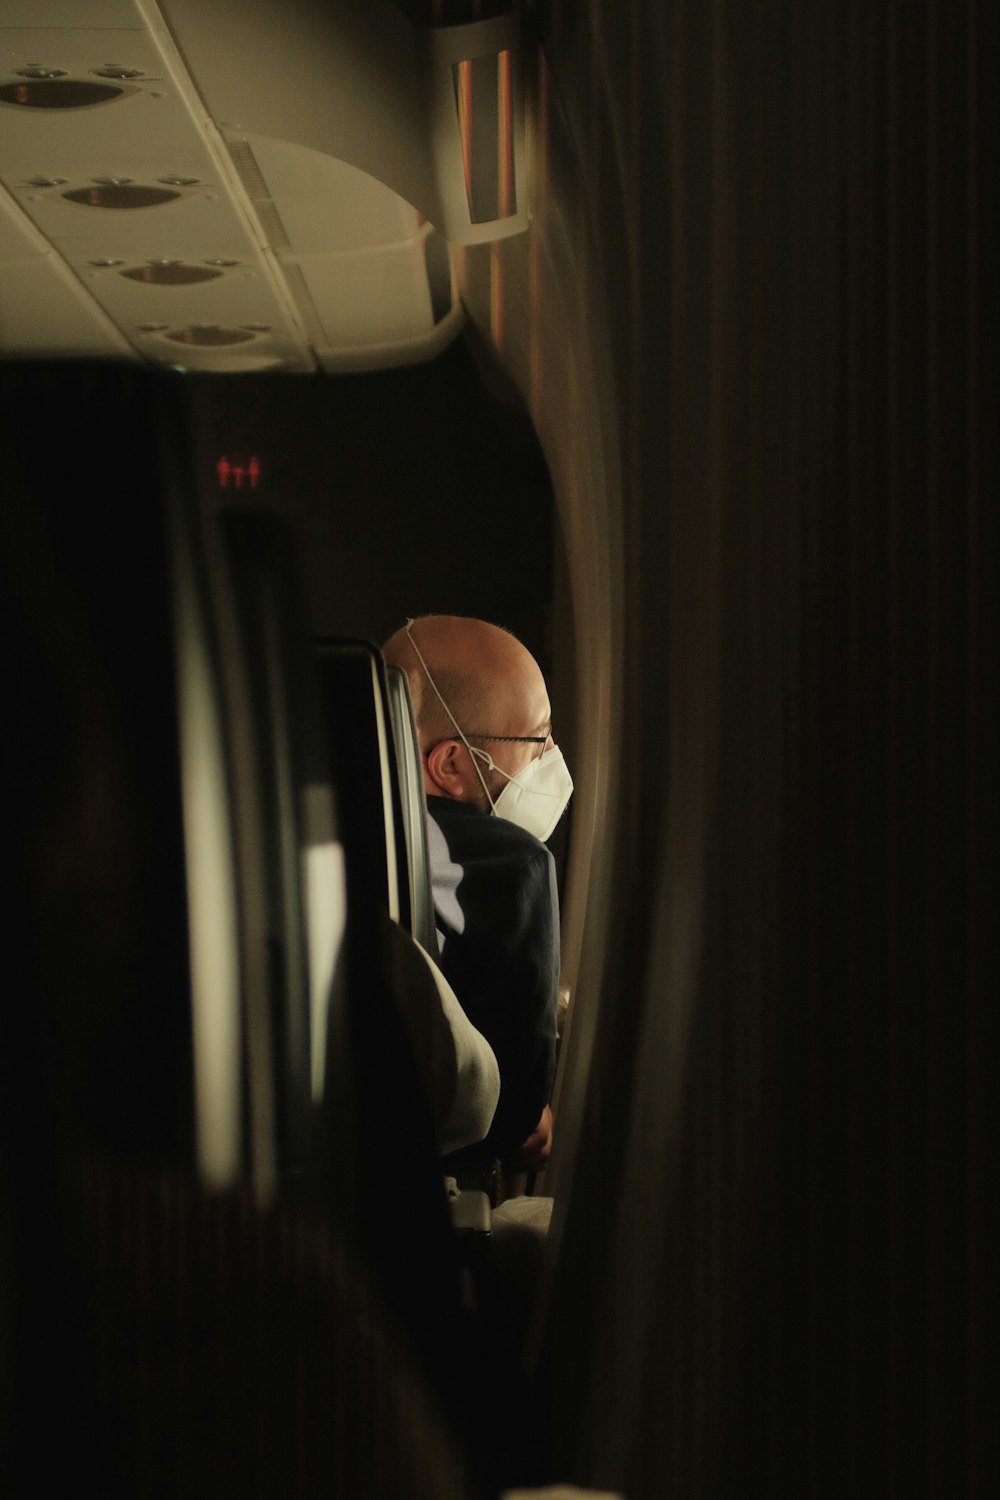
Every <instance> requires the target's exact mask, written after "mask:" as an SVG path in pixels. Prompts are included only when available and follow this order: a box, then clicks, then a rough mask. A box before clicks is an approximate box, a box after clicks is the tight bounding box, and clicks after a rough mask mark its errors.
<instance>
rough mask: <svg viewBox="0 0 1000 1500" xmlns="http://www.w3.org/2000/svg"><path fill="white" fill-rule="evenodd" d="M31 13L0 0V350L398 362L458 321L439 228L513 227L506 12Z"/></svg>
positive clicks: (120, 5)
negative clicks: (457, 21) (435, 18)
mask: <svg viewBox="0 0 1000 1500" xmlns="http://www.w3.org/2000/svg"><path fill="white" fill-rule="evenodd" d="M45 19H46V25H45V26H44V27H38V26H37V21H38V12H37V6H36V5H34V4H27V3H25V0H0V182H2V185H3V188H4V190H5V191H4V194H3V196H2V198H0V224H2V225H3V232H2V233H0V273H2V281H0V353H2V354H17V355H23V354H38V355H59V354H64V353H70V352H77V353H78V352H82V351H85V352H88V353H94V354H100V353H104V354H107V355H114V356H118V357H120V356H121V355H122V353H123V351H124V352H127V353H129V354H131V356H132V357H137V358H142V359H146V360H150V361H153V362H156V363H166V364H171V365H180V366H182V367H184V368H191V369H204V370H225V371H235V370H239V369H266V368H281V369H287V370H300V371H301V370H309V369H314V368H317V367H319V368H323V369H327V370H340V369H358V368H361V369H363V368H377V367H382V366H386V365H392V364H399V363H408V362H412V361H416V360H421V359H425V358H428V357H430V356H432V355H433V354H434V353H436V352H437V351H438V350H439V349H440V348H442V347H443V346H444V345H445V344H446V343H447V342H449V341H450V339H451V338H452V337H453V336H454V334H455V333H456V332H457V329H458V327H459V326H460V323H461V318H462V313H461V308H460V304H459V301H458V292H457V287H456V284H455V278H454V272H453V267H452V256H451V248H450V247H451V246H453V245H459V244H473V243H481V242H483V241H487V240H491V239H495V238H499V237H501V236H506V235H509V234H512V233H516V232H518V231H519V230H521V229H523V228H525V227H526V224H527V218H526V214H525V211H524V204H525V191H524V189H525V168H524V138H523V101H522V97H521V87H520V81H519V80H520V67H519V56H518V51H517V45H516V31H515V25H514V22H513V20H512V19H511V18H510V17H501V18H499V19H492V20H488V21H483V22H478V23H473V24H470V25H466V26H452V27H446V28H426V29H420V28H417V27H415V26H414V25H412V24H411V23H410V22H409V21H408V20H407V19H406V18H405V17H404V16H403V15H402V13H401V12H400V11H399V10H398V9H397V8H396V7H395V6H394V5H392V4H391V3H390V0H366V4H365V5H364V6H357V5H356V4H352V3H349V0H285V3H283V4H282V5H281V6H280V7H278V6H275V5H273V4H272V3H271V0H161V3H160V4H159V5H157V4H155V3H153V0H72V3H70V0H53V3H52V4H50V5H49V6H48V7H47V9H46V16H45ZM32 22H34V23H35V24H34V25H33V24H32ZM29 305H31V306H37V305H41V306H43V307H50V308H51V309H56V308H58V309H59V311H58V316H57V317H55V316H53V315H50V316H49V317H48V318H46V317H44V316H43V317H38V318H35V317H31V318H30V319H29V318H27V317H26V316H25V308H26V307H27V306H29ZM54 324H55V325H57V326H53V325H54Z"/></svg>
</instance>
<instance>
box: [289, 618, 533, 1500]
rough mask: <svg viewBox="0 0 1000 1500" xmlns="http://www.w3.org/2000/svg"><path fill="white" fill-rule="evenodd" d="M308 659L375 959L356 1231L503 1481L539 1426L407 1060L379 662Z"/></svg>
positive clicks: (356, 1038) (359, 1073)
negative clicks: (467, 1259)
mask: <svg viewBox="0 0 1000 1500" xmlns="http://www.w3.org/2000/svg"><path fill="white" fill-rule="evenodd" d="M316 662H317V668H318V672H319V677H320V682H321V688H322V694H323V699H324V703H325V705H326V709H327V718H328V723H329V739H330V750H331V758H332V763H333V767H334V780H335V783H336V785H337V786H338V787H339V788H341V789H342V795H341V798H340V805H341V808H342V810H343V836H344V850H345V863H346V869H347V879H348V889H349V891H350V892H351V898H352V901H351V907H352V918H351V921H350V922H349V929H348V930H349V937H348V963H349V965H352V966H353V964H354V963H355V962H365V961H367V962H369V963H370V957H371V955H372V954H373V953H379V954H381V955H382V958H383V962H382V964H381V965H380V966H379V971H378V974H377V975H375V976H372V977H371V979H370V983H368V984H367V985H366V986H365V987H364V990H361V989H359V987H358V986H357V985H355V984H354V983H352V985H351V996H352V998H351V1019H352V1057H353V1066H354V1076H355V1079H356V1087H357V1091H358V1121H359V1123H358V1129H359V1133H360V1147H359V1157H360V1161H361V1165H362V1170H361V1172H360V1176H359V1181H358V1184H357V1193H358V1224H359V1229H358V1233H359V1236H360V1239H361V1242H362V1245H363V1248H364V1250H365V1253H366V1254H367V1256H368V1257H369V1258H370V1260H371V1261H372V1263H373V1264H374V1265H375V1267H376V1268H377V1275H378V1278H379V1281H380V1284H382V1285H383V1287H384V1288H385V1289H387V1295H388V1296H389V1299H390V1302H391V1304H392V1306H393V1309H394V1311H395V1312H396V1313H397V1315H398V1316H399V1317H400V1318H401V1319H402V1320H403V1321H404V1322H405V1324H406V1326H407V1328H408V1330H409V1331H410V1333H411V1335H412V1336H413V1337H414V1339H415V1341H416V1344H417V1347H418V1349H419V1352H420V1357H421V1362H422V1363H423V1364H424V1367H425V1368H427V1369H429V1370H430V1371H431V1372H432V1374H433V1377H434V1380H435V1384H436V1387H437V1389H438V1391H439V1394H441V1395H442V1397H443V1399H444V1400H445V1404H446V1409H447V1410H449V1412H450V1413H451V1415H452V1416H453V1419H454V1418H455V1417H456V1410H457V1411H458V1414H459V1415H458V1418H457V1425H458V1426H459V1427H460V1429H461V1430H463V1431H465V1432H471V1433H472V1451H473V1455H474V1459H475V1462H476V1465H477V1469H478V1472H479V1473H480V1474H481V1475H482V1476H484V1477H485V1478H487V1479H488V1480H489V1481H490V1482H492V1481H493V1480H495V1478H496V1476H497V1474H498V1473H502V1474H503V1475H504V1476H505V1482H508V1483H510V1482H513V1478H516V1477H518V1476H520V1478H521V1479H522V1480H525V1479H526V1478H530V1476H532V1475H536V1476H537V1475H538V1474H539V1473H543V1465H544V1461H543V1459H542V1457H541V1453H542V1449H543V1446H544V1445H543V1442H542V1437H541V1433H540V1431H539V1430H538V1424H537V1421H536V1419H535V1416H534V1413H533V1410H532V1407H531V1403H530V1400H529V1398H528V1394H527V1384H526V1380H525V1376H524V1371H523V1368H522V1366H521V1363H520V1357H519V1351H518V1349H517V1348H516V1346H515V1345H514V1343H513V1342H512V1341H511V1340H510V1338H509V1336H508V1332H507V1330H505V1329H504V1327H503V1326H502V1322H501V1320H500V1319H499V1318H498V1317H496V1316H494V1315H493V1311H492V1309H490V1308H487V1307H485V1306H478V1307H476V1308H474V1309H470V1306H469V1303H468V1299H467V1293H468V1290H469V1287H468V1282H467V1280H466V1279H464V1278H463V1277H462V1275H461V1271H462V1263H461V1257H460V1252H459V1247H458V1244H457V1240H456V1237H455V1235H454V1234H453V1233H452V1227H451V1221H450V1218H449V1215H448V1209H447V1201H446V1198H445V1192H444V1185H443V1179H442V1176H441V1169H440V1158H439V1149H438V1142H437V1140H436V1139H435V1136H434V1131H433V1124H432V1115H431V1111H430V1108H429V1106H428V1101H427V1096H426V1091H425V1086H424V1080H425V1079H426V1078H427V1076H428V1067H427V1063H426V1059H425V1060H424V1062H423V1066H420V1065H418V1062H417V1055H416V1054H419V1051H420V1048H419V1046H418V1045H415V1042H414V1038H415V1037H416V1035H417V1033H418V1032H419V1031H420V1030H421V1029H422V1025H421V1023H422V1021H426V1022H428V1023H429V1024H432V1025H434V1026H436V1027H439V1028H440V1027H442V1025H444V1022H443V1019H442V1011H441V1003H440V995H439V992H438V989H437V983H436V980H435V979H433V978H432V973H431V971H430V970H429V969H428V967H427V963H426V955H425V956H424V959H419V958H418V957H417V950H416V949H415V947H414V946H413V945H412V944H411V943H407V942H405V941H403V940H402V931H401V929H404V928H405V925H406V921H407V919H408V918H412V911H413V907H412V905H411V904H410V901H409V899H408V898H409V892H408V891H407V890H406V889H405V883H406V882H407V880H408V874H407V869H408V865H407V851H406V847H405V841H404V839H403V836H402V822H401V811H400V809H401V802H400V794H399V787H398V778H397V775H396V767H395V764H394V756H393V753H392V742H391V726H390V722H389V710H388V706H387V696H386V678H385V668H384V663H383V662H382V658H381V654H380V652H379V651H378V650H377V648H376V647H374V646H372V645H369V644H367V643H364V642H358V641H344V640H326V641H321V642H318V643H317V645H316ZM445 1029H446V1030H447V1027H445ZM425 1045H426V1044H425ZM442 1045H444V1046H445V1047H447V1046H448V1045H450V1035H449V1037H448V1040H446V1041H444V1042H443V1044H442ZM463 1298H464V1299H465V1300H464V1302H463ZM470 1313H471V1315H470Z"/></svg>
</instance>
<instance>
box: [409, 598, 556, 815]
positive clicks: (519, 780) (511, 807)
mask: <svg viewBox="0 0 1000 1500" xmlns="http://www.w3.org/2000/svg"><path fill="white" fill-rule="evenodd" d="M412 625H413V621H412V620H407V622H406V634H407V636H408V637H409V641H410V645H411V646H412V647H413V650H414V653H415V655H416V658H417V660H418V661H419V663H420V665H421V666H422V667H423V669H424V676H425V677H426V678H427V681H428V682H429V683H430V685H431V687H432V688H433V690H434V693H435V695H436V697H437V700H438V702H439V703H440V704H441V707H442V708H443V709H444V711H445V713H446V714H447V715H448V717H449V719H450V720H451V722H452V723H453V724H454V726H455V730H456V732H457V734H458V737H459V739H460V740H461V741H462V744H463V745H464V746H465V748H466V750H468V752H469V755H470V757H471V759H472V764H473V766H474V767H475V769H476V775H477V776H478V777H479V780H480V782H481V784H482V788H483V791H484V792H485V793H486V800H487V802H488V803H489V804H490V810H491V811H492V813H493V816H494V817H496V818H506V819H507V821H508V823H516V824H517V825H518V827H519V828H524V829H526V830H527V832H528V833H533V834H534V835H535V838H536V839H542V840H543V841H544V840H545V839H547V838H548V837H549V835H550V834H551V833H552V830H553V829H554V828H555V826H556V824H557V823H558V822H559V819H560V818H561V817H562V815H563V813H564V812H565V811H566V804H567V803H568V801H569V799H570V797H571V796H572V793H573V778H572V776H571V775H570V774H569V769H568V767H567V765H566V762H565V761H564V760H563V753H562V751H561V750H560V749H559V747H558V745H553V746H552V747H551V749H549V750H544V751H543V752H542V754H541V755H539V756H538V758H537V759H536V760H533V761H530V762H529V763H528V765H526V766H525V767H524V769H523V770H522V771H518V773H517V775H516V776H509V775H508V774H507V772H506V771H504V770H502V769H501V767H500V766H497V765H494V763H493V757H492V756H491V755H487V753H486V751H485V750H476V749H475V748H474V747H473V746H472V745H470V744H469V742H468V740H467V739H466V738H465V735H464V734H463V732H462V729H461V727H460V725H459V722H458V720H457V719H456V718H455V715H454V714H453V713H452V711H451V709H450V708H449V707H448V705H447V703H446V702H445V701H444V698H443V697H442V695H441V692H440V689H439V688H438V685H437V683H436V682H435V681H434V678H433V677H432V676H431V673H430V668H429V667H428V665H427V663H426V662H425V661H424V658H423V654H422V652H421V650H420V647H419V646H418V645H417V643H416V641H415V640H414V639H413V630H412ZM480 760H483V761H485V762H486V764H487V766H488V767H489V768H490V770H491V771H499V772H500V775H501V776H505V777H506V778H507V785H506V786H505V787H504V789H503V791H502V792H501V793H500V795H499V797H498V798H497V799H496V801H495V802H494V800H493V798H492V797H491V796H490V789H489V787H488V786H487V785H486V778H485V777H484V775H483V773H482V771H481V770H480V769H479V761H480Z"/></svg>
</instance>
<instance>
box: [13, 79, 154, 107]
mask: <svg viewBox="0 0 1000 1500" xmlns="http://www.w3.org/2000/svg"><path fill="white" fill-rule="evenodd" d="M126 92H129V93H131V92H132V90H126V89H122V88H115V86H114V85H113V84H111V83H89V82H87V81H85V80H83V79H79V78H53V77H52V76H51V75H49V76H45V77H41V78H30V79H26V80H25V81H24V82H23V83H4V84H0V104H20V105H23V106H24V107H25V108H26V109H86V108H87V106H88V105H91V104H107V103H108V102H109V101H110V100H112V99H121V98H122V97H123V96H124V95H125V93H126Z"/></svg>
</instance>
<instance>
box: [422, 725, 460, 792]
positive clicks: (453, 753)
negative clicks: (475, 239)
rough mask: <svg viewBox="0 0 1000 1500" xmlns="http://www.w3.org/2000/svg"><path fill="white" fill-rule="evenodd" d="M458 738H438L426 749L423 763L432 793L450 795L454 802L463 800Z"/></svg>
mask: <svg viewBox="0 0 1000 1500" xmlns="http://www.w3.org/2000/svg"><path fill="white" fill-rule="evenodd" d="M463 749H464V746H463V745H462V743H461V741H460V740H438V742H437V744H436V745H432V746H431V748H430V749H429V750H428V752H427V754H426V756H425V758H424V765H425V767H426V770H427V775H428V777H429V779H430V780H431V782H432V783H433V785H434V795H436V796H439V797H451V798H452V799H453V800H454V801H456V802H463V801H464V800H465V777H464V775H463V769H462V751H463Z"/></svg>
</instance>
